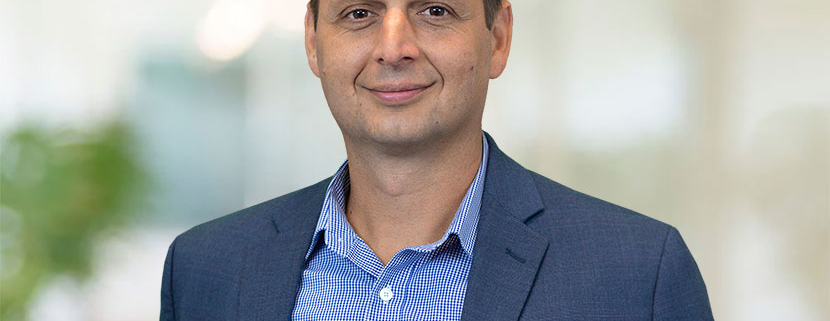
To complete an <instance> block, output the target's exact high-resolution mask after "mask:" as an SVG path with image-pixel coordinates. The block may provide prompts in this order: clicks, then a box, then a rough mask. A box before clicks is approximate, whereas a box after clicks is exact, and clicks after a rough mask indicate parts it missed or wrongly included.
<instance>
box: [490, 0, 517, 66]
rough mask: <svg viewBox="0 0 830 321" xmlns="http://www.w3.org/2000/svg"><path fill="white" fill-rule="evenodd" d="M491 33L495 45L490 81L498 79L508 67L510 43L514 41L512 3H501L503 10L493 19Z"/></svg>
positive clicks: (491, 61) (491, 57)
mask: <svg viewBox="0 0 830 321" xmlns="http://www.w3.org/2000/svg"><path fill="white" fill-rule="evenodd" d="M490 33H491V34H492V38H491V43H492V45H493V54H492V55H491V56H490V79H496V78H498V77H499V76H500V75H501V73H502V72H503V71H504V67H505V66H507V56H508V55H510V41H511V40H512V39H513V7H512V6H511V5H510V1H507V0H503V1H502V2H501V9H499V11H498V12H496V16H495V17H493V29H492V30H490Z"/></svg>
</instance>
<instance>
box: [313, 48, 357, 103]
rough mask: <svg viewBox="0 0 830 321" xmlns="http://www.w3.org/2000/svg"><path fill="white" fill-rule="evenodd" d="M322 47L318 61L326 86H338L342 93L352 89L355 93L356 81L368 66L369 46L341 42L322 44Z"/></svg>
mask: <svg viewBox="0 0 830 321" xmlns="http://www.w3.org/2000/svg"><path fill="white" fill-rule="evenodd" d="M320 47H321V48H320V49H318V54H317V59H318V65H319V67H320V74H321V78H324V79H323V82H324V84H325V83H327V84H329V85H333V86H337V87H338V90H340V91H342V90H345V89H346V88H345V87H352V88H351V89H352V91H353V89H354V88H353V87H354V83H355V79H356V78H357V76H358V75H359V74H360V72H361V71H362V70H363V68H364V67H365V66H366V62H367V60H366V59H367V58H368V52H367V50H366V48H368V46H366V45H365V44H363V43H359V42H358V43H355V42H348V41H345V42H343V41H340V42H328V43H325V44H321V46H320ZM329 53H331V54H329Z"/></svg>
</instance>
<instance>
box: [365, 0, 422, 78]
mask: <svg viewBox="0 0 830 321" xmlns="http://www.w3.org/2000/svg"><path fill="white" fill-rule="evenodd" d="M414 40H415V32H414V30H413V28H412V24H411V23H410V21H409V19H408V18H407V16H406V13H405V11H403V10H398V9H390V10H388V11H387V12H386V14H385V15H384V17H383V22H382V23H381V27H380V34H379V35H378V40H377V43H376V44H375V50H374V52H373V56H374V59H375V61H377V62H378V63H379V64H381V65H388V66H393V67H394V66H399V65H402V64H407V63H410V62H412V61H414V60H416V59H418V57H419V56H420V50H418V46H416V45H415V42H414Z"/></svg>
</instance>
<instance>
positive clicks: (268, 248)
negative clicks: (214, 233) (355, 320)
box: [234, 179, 330, 320]
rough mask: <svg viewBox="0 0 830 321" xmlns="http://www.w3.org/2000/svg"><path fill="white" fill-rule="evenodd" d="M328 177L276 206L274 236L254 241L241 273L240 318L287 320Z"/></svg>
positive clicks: (292, 307)
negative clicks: (281, 204)
mask: <svg viewBox="0 0 830 321" xmlns="http://www.w3.org/2000/svg"><path fill="white" fill-rule="evenodd" d="M329 181H330V179H327V180H325V181H323V182H320V183H318V184H316V185H314V186H312V187H309V188H308V189H306V190H303V191H301V192H298V193H296V194H295V195H293V197H291V199H289V201H287V202H285V205H284V206H281V208H277V209H274V210H273V219H274V224H275V226H274V227H273V228H276V229H277V233H276V235H275V236H274V237H272V238H271V239H269V240H268V241H266V242H262V243H260V244H254V245H252V246H251V247H250V249H249V251H248V254H247V255H246V262H245V265H244V269H243V272H242V275H241V287H240V295H239V310H238V317H237V318H234V319H237V320H287V319H290V317H291V312H292V311H293V309H294V301H295V299H296V297H297V292H298V291H299V287H300V281H301V279H302V272H303V268H304V267H305V254H306V252H307V251H308V247H309V246H311V238H312V236H313V234H314V228H315V226H316V224H317V219H318V218H319V216H320V210H321V209H322V205H323V198H324V194H325V190H326V188H327V187H328V182H329Z"/></svg>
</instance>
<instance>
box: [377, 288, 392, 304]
mask: <svg viewBox="0 0 830 321" xmlns="http://www.w3.org/2000/svg"><path fill="white" fill-rule="evenodd" d="M394 294H395V293H392V289H390V288H389V287H385V288H383V289H382V290H380V299H381V300H383V302H389V300H392V296H393V295H394Z"/></svg>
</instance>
